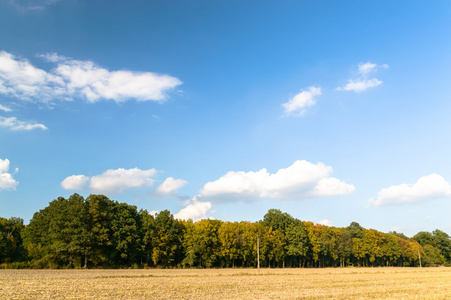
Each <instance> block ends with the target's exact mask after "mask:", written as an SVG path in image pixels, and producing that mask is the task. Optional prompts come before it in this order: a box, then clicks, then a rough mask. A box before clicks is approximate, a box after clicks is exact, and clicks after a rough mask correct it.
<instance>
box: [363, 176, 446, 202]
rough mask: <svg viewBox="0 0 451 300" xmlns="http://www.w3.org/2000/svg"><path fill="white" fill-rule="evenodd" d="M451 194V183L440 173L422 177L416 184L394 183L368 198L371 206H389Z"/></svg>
mask: <svg viewBox="0 0 451 300" xmlns="http://www.w3.org/2000/svg"><path fill="white" fill-rule="evenodd" d="M449 196H451V185H450V184H449V183H448V182H447V181H446V180H445V179H444V178H443V177H442V176H440V175H438V174H431V175H428V176H424V177H421V178H420V179H418V181H417V182H415V183H414V184H400V185H393V186H390V187H388V188H384V189H382V190H381V191H380V192H379V193H378V194H377V198H376V199H374V198H371V199H369V200H368V204H369V205H370V206H387V205H395V204H408V203H417V202H422V201H427V200H430V199H436V198H443V197H449Z"/></svg>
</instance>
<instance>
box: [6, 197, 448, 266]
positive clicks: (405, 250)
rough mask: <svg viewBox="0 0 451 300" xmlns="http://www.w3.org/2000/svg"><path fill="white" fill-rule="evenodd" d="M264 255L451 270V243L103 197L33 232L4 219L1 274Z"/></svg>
mask: <svg viewBox="0 0 451 300" xmlns="http://www.w3.org/2000/svg"><path fill="white" fill-rule="evenodd" d="M257 238H258V242H257ZM257 243H258V244H259V247H258V249H257ZM258 256H259V257H260V265H261V266H262V267H271V268H273V267H346V266H409V267H417V266H439V265H446V266H449V265H450V263H451V238H450V236H449V235H448V234H447V233H445V232H443V231H440V230H435V231H433V232H432V233H431V232H424V231H423V232H419V233H417V234H416V235H414V236H413V237H412V238H408V237H407V236H405V235H404V234H402V233H397V232H390V233H382V232H380V231H377V230H374V229H366V228H363V227H361V226H360V225H359V224H358V223H356V222H353V223H351V224H350V225H349V226H348V227H345V228H337V227H330V226H325V225H321V224H314V223H312V222H305V221H301V220H298V219H296V218H293V217H292V216H291V215H289V214H288V213H283V212H281V211H280V210H277V209H270V210H269V211H268V212H267V213H266V214H265V216H264V217H263V219H262V220H260V221H258V222H245V221H242V222H224V221H221V220H212V219H204V220H200V221H197V222H193V221H191V220H188V221H183V220H178V219H175V218H174V216H173V215H172V214H171V213H170V212H169V211H168V210H163V211H161V212H159V213H157V214H155V215H152V214H150V213H149V212H148V211H147V210H142V209H141V210H139V211H138V210H137V208H136V206H133V205H129V204H126V203H119V202H117V201H113V200H110V199H108V198H107V197H106V196H104V195H90V196H88V197H87V198H86V199H84V198H83V197H82V196H80V195H78V194H73V195H72V196H70V197H69V198H68V199H65V198H63V197H59V198H58V199H56V200H53V201H52V202H50V203H49V205H48V206H47V207H46V208H44V209H41V210H40V211H39V212H36V213H35V214H34V215H33V218H32V219H31V220H30V223H29V224H28V225H26V226H25V225H24V223H23V220H22V219H20V218H14V217H12V218H10V219H5V218H0V267H2V268H122V267H124V268H125V267H134V268H146V267H151V268H221V267H227V268H228V267H246V268H247V267H251V268H252V267H256V266H257V257H258Z"/></svg>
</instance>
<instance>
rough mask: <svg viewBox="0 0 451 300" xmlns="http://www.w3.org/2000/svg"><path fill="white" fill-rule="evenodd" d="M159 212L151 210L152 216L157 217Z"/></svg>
mask: <svg viewBox="0 0 451 300" xmlns="http://www.w3.org/2000/svg"><path fill="white" fill-rule="evenodd" d="M158 213H159V211H158V210H151V211H150V212H149V215H151V216H152V217H154V218H155V217H156V216H157V214H158Z"/></svg>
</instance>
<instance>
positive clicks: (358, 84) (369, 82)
mask: <svg viewBox="0 0 451 300" xmlns="http://www.w3.org/2000/svg"><path fill="white" fill-rule="evenodd" d="M381 84H382V81H380V80H378V79H376V78H373V79H357V80H352V79H350V80H349V81H348V83H347V84H346V85H345V86H344V87H339V88H337V90H339V91H354V92H356V93H360V92H363V91H364V90H366V89H368V88H372V87H376V86H378V85H381Z"/></svg>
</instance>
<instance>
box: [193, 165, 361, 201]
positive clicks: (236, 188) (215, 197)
mask: <svg viewBox="0 0 451 300" xmlns="http://www.w3.org/2000/svg"><path fill="white" fill-rule="evenodd" d="M331 173H332V167H330V166H326V165H324V164H323V163H318V164H312V163H310V162H308V161H305V160H298V161H295V162H294V163H293V164H292V165H291V166H289V167H288V168H286V169H280V170H278V171H277V172H276V173H274V174H270V173H269V172H268V171H267V170H266V169H261V170H260V171H257V172H252V171H250V172H242V171H240V172H235V171H230V172H228V173H227V174H225V175H224V176H222V177H221V178H219V179H218V180H216V181H213V182H208V183H206V184H205V185H204V187H203V188H202V189H201V190H200V192H199V196H200V197H202V199H205V200H208V201H213V202H233V201H239V200H247V201H252V200H257V199H261V198H272V199H307V198H317V197H324V196H334V195H345V194H349V193H351V192H353V191H354V190H355V187H354V186H353V185H352V184H347V183H345V182H343V181H341V180H339V179H337V178H333V177H330V175H331Z"/></svg>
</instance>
